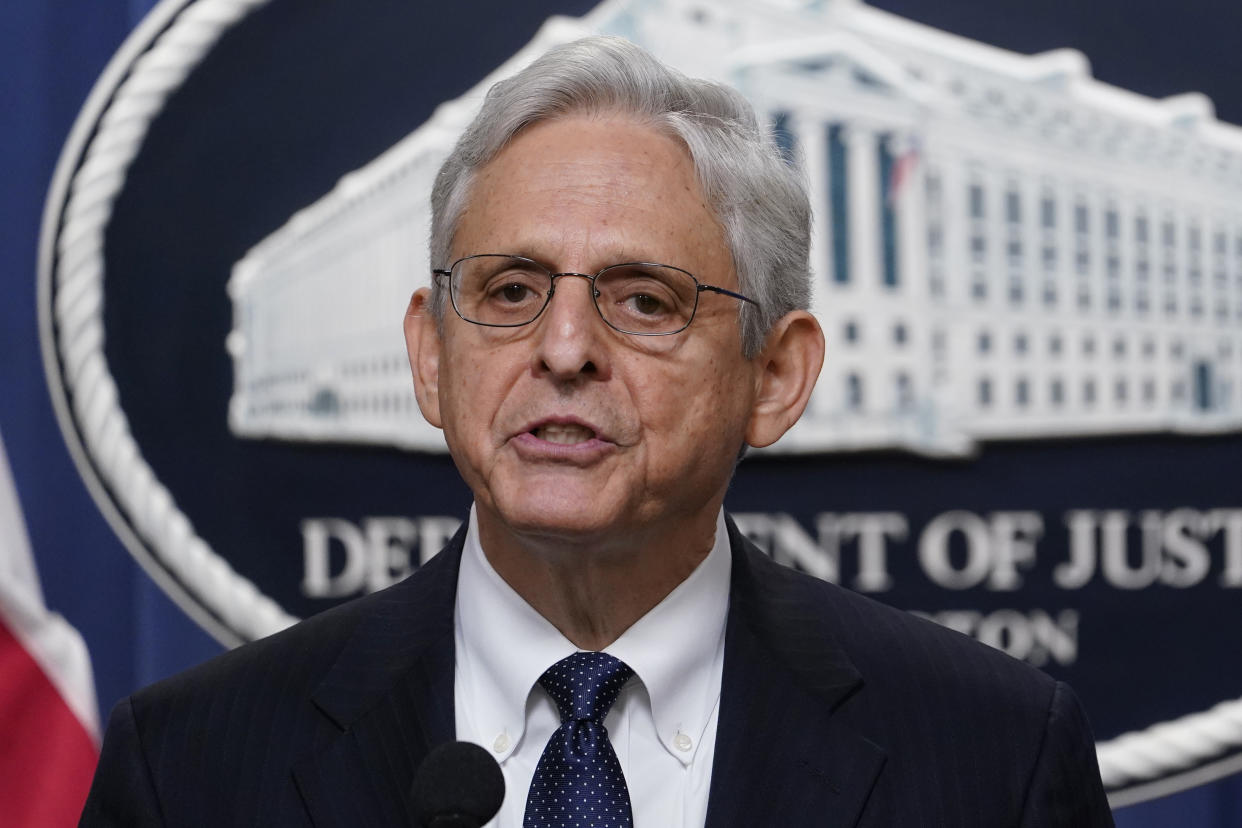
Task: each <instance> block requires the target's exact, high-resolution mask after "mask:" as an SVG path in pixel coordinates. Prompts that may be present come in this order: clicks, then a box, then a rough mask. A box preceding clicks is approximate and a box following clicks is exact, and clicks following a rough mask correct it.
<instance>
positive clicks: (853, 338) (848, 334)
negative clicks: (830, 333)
mask: <svg viewBox="0 0 1242 828" xmlns="http://www.w3.org/2000/svg"><path fill="white" fill-rule="evenodd" d="M841 333H842V335H843V336H844V337H845V341H846V342H849V343H851V344H852V343H855V342H858V341H859V340H861V339H862V330H861V329H860V328H859V327H858V323H857V322H855V321H854V320H853V319H850V320H848V321H847V322H846V323H845V324H844V325H843V326H842V328H841Z"/></svg>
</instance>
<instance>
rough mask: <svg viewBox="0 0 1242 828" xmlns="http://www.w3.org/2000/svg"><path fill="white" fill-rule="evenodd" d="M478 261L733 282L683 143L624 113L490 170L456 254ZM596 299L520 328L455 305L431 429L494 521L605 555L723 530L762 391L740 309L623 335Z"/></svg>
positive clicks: (517, 143) (553, 127)
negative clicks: (513, 258)
mask: <svg viewBox="0 0 1242 828" xmlns="http://www.w3.org/2000/svg"><path fill="white" fill-rule="evenodd" d="M481 253H506V254H516V255H521V256H527V257H529V258H532V259H535V260H536V261H538V262H540V263H542V264H543V265H545V266H546V267H548V268H549V269H551V270H553V271H555V272H562V271H573V272H578V273H588V274H594V273H596V272H597V271H599V270H600V269H601V268H603V267H606V266H608V265H613V264H618V263H622V262H633V261H647V262H658V263H662V264H669V265H674V266H676V267H680V268H682V269H684V270H687V271H689V272H690V273H692V274H694V276H695V277H696V278H697V279H698V280H699V281H700V282H702V283H706V284H712V285H718V286H722V287H727V288H731V289H737V278H736V275H735V273H734V271H733V265H732V259H731V256H730V254H729V251H728V248H727V247H726V245H725V241H724V236H723V232H722V230H721V228H720V226H719V224H718V223H717V221H716V219H715V218H714V217H713V215H712V214H711V212H710V211H709V210H708V208H707V206H706V204H705V203H704V201H703V198H702V196H701V194H700V192H699V187H698V184H697V183H696V181H695V178H694V172H693V167H692V163H691V161H690V158H689V156H688V154H687V153H686V151H685V149H684V148H683V147H682V145H681V144H679V143H678V142H676V141H675V140H673V139H671V138H668V137H666V136H664V135H661V134H659V133H657V132H655V131H654V130H652V129H651V128H649V127H646V126H640V125H637V124H635V123H632V122H630V121H627V120H623V119H619V118H615V117H599V118H588V117H584V116H575V117H566V118H562V119H559V120H554V121H549V122H543V123H539V124H536V125H534V126H532V127H529V128H527V129H526V130H524V131H522V132H521V133H519V134H518V135H517V137H516V138H515V139H514V140H513V141H512V142H511V143H510V145H509V146H508V147H507V148H506V149H504V150H503V151H502V152H501V153H500V154H499V155H498V156H497V157H496V158H495V159H494V160H493V161H492V162H491V163H489V164H488V165H487V166H485V167H483V168H482V169H481V170H480V171H479V174H478V176H477V178H476V180H475V182H474V185H473V189H472V190H471V196H470V199H469V203H468V205H467V208H466V210H465V212H464V213H463V215H462V217H461V220H460V223H459V225H458V228H457V233H456V236H455V237H454V240H453V256H452V258H453V259H456V258H460V257H463V256H469V255H475V254H481ZM590 288H591V285H590V283H589V282H587V281H586V280H585V279H579V278H574V277H562V278H560V279H558V280H557V282H556V292H555V296H554V297H553V298H552V301H551V303H550V304H549V305H548V307H547V308H546V309H545V310H544V312H543V314H542V315H541V316H540V317H539V318H538V319H537V320H536V321H535V322H533V323H531V324H530V325H527V326H525V327H522V328H488V327H482V326H478V325H473V324H470V323H467V322H464V321H463V320H461V319H460V318H459V317H458V316H457V315H456V314H455V313H454V312H453V311H452V310H451V309H448V310H446V318H445V320H444V332H443V338H442V340H441V341H440V342H439V343H438V346H437V347H438V350H439V353H438V378H437V383H436V390H435V393H434V396H435V399H436V402H437V405H438V412H436V413H433V414H432V416H431V419H433V421H434V420H435V419H439V421H440V424H441V425H442V426H443V428H444V432H445V437H446V439H447V441H448V445H449V449H450V451H451V452H452V456H453V459H454V461H455V462H456V464H457V467H458V469H459V470H460V472H461V474H462V476H463V477H464V478H465V480H466V483H467V484H468V485H469V486H470V488H471V490H472V491H473V492H474V495H475V498H476V502H477V504H478V508H479V515H480V522H481V524H482V523H484V522H492V521H495V522H496V523H497V526H498V527H503V529H502V531H507V532H509V533H513V534H515V535H517V536H520V537H527V538H532V539H533V538H546V539H561V540H572V541H575V542H591V541H594V542H595V543H597V544H600V545H603V546H607V545H608V542H609V541H614V542H616V541H621V542H625V540H626V539H629V540H640V539H641V538H643V537H645V536H653V535H655V534H656V533H666V532H668V531H670V530H671V529H672V528H675V527H681V528H683V530H684V527H686V526H690V525H692V526H698V527H700V528H701V527H703V526H707V527H709V529H710V527H712V526H713V525H714V519H715V513H716V511H717V510H718V509H719V506H720V503H721V501H722V500H723V497H724V490H725V487H726V485H727V483H728V479H729V477H730V474H731V471H732V466H733V462H734V459H735V457H736V453H737V450H738V447H739V446H740V445H741V443H742V440H743V436H744V434H745V430H746V424H747V421H748V418H749V415H750V410H751V406H752V405H753V403H754V399H755V393H756V384H757V381H758V379H757V372H756V368H755V365H754V363H752V362H750V361H747V360H745V359H744V358H743V357H742V348H741V344H740V338H739V329H738V307H737V300H735V299H731V298H729V297H725V296H721V295H718V294H714V293H710V292H708V293H703V294H701V295H700V299H699V306H698V311H697V314H696V315H695V318H694V321H693V323H692V324H691V326H690V327H689V328H688V329H686V330H685V331H682V332H681V333H678V334H674V335H671V336H656V337H640V336H634V335H631V334H623V333H619V332H617V331H615V330H613V329H611V328H609V327H608V326H607V325H606V324H605V323H604V321H603V320H602V319H601V318H600V316H599V314H598V313H597V312H596V310H595V308H594V307H593V305H592V299H591V294H590ZM484 532H485V534H487V533H488V532H487V528H486V527H484ZM674 534H676V533H674Z"/></svg>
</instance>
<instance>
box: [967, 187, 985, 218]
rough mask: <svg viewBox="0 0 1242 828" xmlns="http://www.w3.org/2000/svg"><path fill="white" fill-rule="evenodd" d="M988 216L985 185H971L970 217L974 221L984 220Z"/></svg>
mask: <svg viewBox="0 0 1242 828" xmlns="http://www.w3.org/2000/svg"><path fill="white" fill-rule="evenodd" d="M985 216H986V212H985V210H984V203H983V185H982V184H971V185H970V217H971V218H973V219H982V218H984V217H985Z"/></svg>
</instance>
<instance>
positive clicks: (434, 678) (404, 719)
mask: <svg viewBox="0 0 1242 828" xmlns="http://www.w3.org/2000/svg"><path fill="white" fill-rule="evenodd" d="M463 538H464V527H463V530H462V531H461V532H459V533H458V534H457V536H456V537H455V538H454V539H453V540H452V541H451V542H450V543H449V545H448V546H447V547H446V548H445V549H444V550H443V551H442V552H440V554H439V555H437V556H436V557H435V558H433V559H432V560H431V561H429V562H428V563H427V564H426V565H424V566H423V567H422V569H421V570H420V571H419V572H418V573H416V574H415V575H413V576H411V577H410V578H408V579H407V580H406V581H404V582H402V583H401V584H398V585H397V586H395V587H392V588H391V589H389V590H386V591H385V592H384V593H380V594H378V595H376V596H373V598H372V599H371V600H375V601H376V604H377V606H376V607H375V608H373V611H372V612H370V613H368V615H367V616H366V618H364V619H363V620H362V621H361V622H360V624H359V627H358V630H357V631H356V632H355V633H354V635H353V636H352V637H351V639H350V641H349V643H348V644H347V645H346V646H345V648H344V649H343V650H342V653H341V656H340V658H339V659H337V662H336V663H335V664H334V665H333V666H332V668H331V670H329V672H328V673H327V675H326V676H325V677H324V679H323V681H322V682H321V683H320V684H319V685H318V686H317V687H316V688H315V691H314V693H313V694H312V701H313V702H314V704H315V706H316V707H317V708H318V709H319V711H320V713H321V714H322V715H324V716H325V717H327V719H328V720H329V721H330V722H331V723H332V724H333V725H335V728H336V733H335V734H334V735H333V736H332V737H331V738H328V739H326V740H324V741H323V743H322V744H321V745H319V746H317V748H316V750H315V751H313V752H312V753H311V754H310V755H308V756H305V757H303V759H302V760H301V761H299V762H298V763H297V764H296V765H295V766H294V778H295V780H296V782H297V785H298V790H299V791H300V792H301V794H302V798H303V800H304V801H305V802H306V807H307V810H308V811H309V813H310V815H311V820H312V822H313V824H314V825H316V826H318V827H319V828H329V826H362V825H377V826H378V825H413V824H415V822H414V818H413V816H412V813H411V810H410V804H409V790H410V783H411V781H412V780H413V778H414V772H415V770H416V769H417V768H418V766H419V765H420V764H421V763H422V760H423V757H424V756H426V754H427V752H428V751H429V750H430V749H431V748H432V747H434V746H436V745H438V744H440V743H442V742H446V741H449V740H451V739H452V738H453V736H454V732H455V722H454V712H453V606H454V600H455V596H456V589H457V571H458V567H459V564H460V562H461V549H462V540H463Z"/></svg>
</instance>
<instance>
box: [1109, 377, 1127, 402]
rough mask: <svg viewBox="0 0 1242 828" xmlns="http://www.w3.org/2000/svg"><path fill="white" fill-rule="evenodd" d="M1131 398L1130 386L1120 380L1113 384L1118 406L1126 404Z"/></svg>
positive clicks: (1114, 396)
mask: <svg viewBox="0 0 1242 828" xmlns="http://www.w3.org/2000/svg"><path fill="white" fill-rule="evenodd" d="M1129 396H1130V384H1129V383H1127V382H1126V381H1125V380H1123V379H1119V380H1117V381H1116V382H1114V383H1113V400H1114V401H1115V402H1116V403H1117V404H1118V405H1121V404H1124V403H1125V402H1126V401H1127V399H1128V398H1129Z"/></svg>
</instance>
